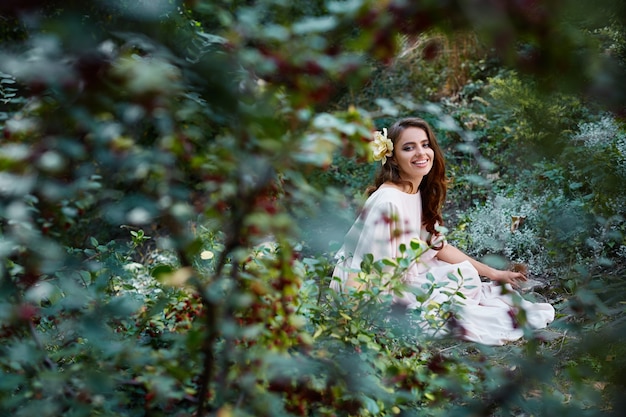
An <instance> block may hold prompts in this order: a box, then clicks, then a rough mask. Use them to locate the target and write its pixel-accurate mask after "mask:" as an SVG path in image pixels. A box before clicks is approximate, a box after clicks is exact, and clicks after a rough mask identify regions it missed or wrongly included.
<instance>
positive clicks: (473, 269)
mask: <svg viewBox="0 0 626 417" xmlns="http://www.w3.org/2000/svg"><path fill="white" fill-rule="evenodd" d="M388 141H390V143H389V142H388ZM382 145H385V147H386V149H381V146H382ZM374 156H375V159H381V160H382V157H381V156H384V157H385V159H384V160H383V164H382V167H381V168H380V170H379V171H378V173H377V176H376V179H375V182H374V185H373V186H372V187H370V189H369V190H368V191H369V198H368V199H367V201H366V202H365V205H364V207H363V210H362V212H361V214H360V216H359V217H358V219H357V220H356V222H355V224H354V225H353V226H352V228H351V229H350V231H349V232H348V234H347V235H346V238H345V242H344V245H343V246H342V248H341V249H340V250H339V251H338V253H337V258H338V264H337V266H336V267H335V270H334V273H333V278H334V279H333V281H332V283H331V287H333V288H334V289H335V290H336V291H342V290H346V289H348V288H350V287H354V288H356V289H362V288H363V287H365V286H367V285H368V283H367V281H366V280H365V279H363V275H362V274H361V275H359V272H360V271H361V262H362V261H363V260H364V259H366V258H367V256H368V255H369V254H371V255H372V256H373V259H374V261H379V260H383V259H391V260H392V262H389V263H393V260H395V259H398V258H402V257H403V256H404V251H403V250H402V249H401V248H402V247H405V248H408V247H411V246H412V245H411V244H412V242H413V243H415V241H417V242H419V244H420V245H422V246H423V249H424V250H423V252H422V253H421V254H420V256H419V258H418V259H412V260H411V261H412V263H411V264H410V265H411V266H410V267H409V268H408V269H407V270H406V272H404V273H403V274H402V276H401V277H400V278H399V279H400V280H401V281H402V283H403V284H405V285H407V286H408V287H413V289H414V290H411V289H408V290H405V291H402V292H400V293H397V292H394V295H393V297H394V302H396V303H400V304H403V305H405V306H407V307H408V308H411V309H416V310H421V309H422V307H423V306H427V305H429V304H430V305H432V304H435V305H441V304H443V303H446V302H449V303H452V304H454V305H457V306H458V310H457V312H456V313H458V314H456V315H455V316H454V320H448V323H453V324H454V328H453V329H452V328H449V329H447V330H450V331H452V330H454V334H458V335H460V336H461V338H463V339H465V340H469V341H474V342H478V343H483V344H489V345H501V344H504V343H506V342H507V341H512V340H517V339H519V338H521V337H522V336H523V334H524V331H523V329H522V328H521V327H520V323H519V318H520V317H525V320H526V322H527V323H528V325H529V326H530V327H531V328H543V327H546V326H547V325H548V324H549V323H550V322H552V320H554V308H553V307H552V306H551V305H550V304H546V303H531V302H529V301H526V300H524V299H523V298H522V297H521V296H520V295H519V294H518V293H517V292H516V291H515V290H514V289H513V287H519V285H520V283H522V282H523V281H526V276H525V275H524V274H523V273H521V272H514V271H505V270H498V269H494V268H492V267H490V266H488V265H486V264H483V263H481V262H478V261H477V260H475V259H473V258H471V257H469V256H468V255H466V254H465V253H463V252H462V251H460V250H459V249H457V248H455V247H453V246H452V245H450V244H448V243H447V242H446V240H445V237H444V236H443V235H442V234H441V233H440V231H439V230H440V229H439V226H440V225H442V224H443V219H442V216H441V207H442V204H443V202H444V200H445V196H446V177H445V162H444V159H443V154H442V152H441V148H440V147H439V144H438V143H437V139H436V137H435V134H434V132H433V130H432V129H431V127H430V126H429V125H428V123H427V122H426V121H424V120H422V119H419V118H407V119H402V120H399V121H398V122H396V123H395V124H394V125H393V126H391V127H390V128H389V136H388V137H387V132H386V131H384V133H383V134H380V132H377V135H376V139H375V141H374ZM387 272H390V271H387ZM390 277H391V278H390V279H391V280H393V279H395V278H394V275H393V274H390ZM481 277H487V278H489V279H490V281H491V282H483V281H482V280H481ZM391 284H392V285H391V286H393V284H394V283H393V282H392V283H391ZM428 287H432V288H431V289H432V292H430V293H429V295H428V297H427V299H426V300H424V299H419V300H418V298H417V297H416V296H415V295H414V293H415V292H416V291H415V289H424V288H428ZM520 309H522V310H523V313H524V314H522V315H521V316H519V315H518V313H519V311H520Z"/></svg>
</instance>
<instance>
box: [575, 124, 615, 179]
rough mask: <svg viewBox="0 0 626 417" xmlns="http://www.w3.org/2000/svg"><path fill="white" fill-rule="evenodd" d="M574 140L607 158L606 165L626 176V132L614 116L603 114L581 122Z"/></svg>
mask: <svg viewBox="0 0 626 417" xmlns="http://www.w3.org/2000/svg"><path fill="white" fill-rule="evenodd" d="M578 129H579V130H578V132H577V133H576V134H575V135H573V137H572V139H573V140H574V141H579V142H582V143H583V144H584V146H585V148H587V150H588V151H589V150H590V151H592V152H594V153H596V152H597V153H600V154H601V156H602V157H603V158H605V159H607V164H606V167H607V168H609V169H611V167H613V168H614V169H615V170H616V171H617V174H619V175H621V176H624V177H626V133H625V132H624V129H623V128H622V127H621V126H620V125H619V124H618V122H617V121H616V120H615V118H614V117H613V116H608V115H607V116H603V117H602V118H601V119H600V120H598V121H595V122H587V123H581V124H580V125H579V127H578Z"/></svg>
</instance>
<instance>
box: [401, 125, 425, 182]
mask: <svg viewBox="0 0 626 417" xmlns="http://www.w3.org/2000/svg"><path fill="white" fill-rule="evenodd" d="M434 159H435V151H434V150H433V149H432V148H431V147H430V140H429V139H428V135H427V134H426V131H425V130H423V129H421V128H419V127H412V126H411V127H408V128H406V129H405V130H404V131H403V132H402V133H401V134H400V137H399V138H398V140H397V141H396V143H395V145H394V151H393V160H394V161H395V162H396V164H397V165H398V169H399V171H400V177H401V178H402V179H403V180H408V181H411V182H412V183H413V184H415V185H417V186H419V184H420V183H421V182H422V178H424V176H425V175H426V174H428V173H429V172H430V170H431V168H432V167H433V160H434Z"/></svg>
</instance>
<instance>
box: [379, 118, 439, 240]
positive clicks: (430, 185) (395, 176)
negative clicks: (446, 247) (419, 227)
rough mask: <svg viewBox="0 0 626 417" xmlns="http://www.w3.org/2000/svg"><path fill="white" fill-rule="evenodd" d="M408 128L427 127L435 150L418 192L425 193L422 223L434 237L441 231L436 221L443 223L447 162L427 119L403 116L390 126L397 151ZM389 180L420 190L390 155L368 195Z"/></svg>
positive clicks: (389, 133) (389, 136) (389, 134)
mask: <svg viewBox="0 0 626 417" xmlns="http://www.w3.org/2000/svg"><path fill="white" fill-rule="evenodd" d="M409 127H417V128H419V129H422V130H424V131H425V132H426V135H427V136H428V140H429V141H430V147H431V149H432V150H433V151H434V153H435V157H434V158H433V166H432V168H431V170H430V172H429V173H428V174H427V175H425V176H424V178H422V182H421V183H420V185H419V191H420V193H421V196H422V223H423V224H424V227H425V228H426V231H428V233H429V234H430V235H431V237H432V236H437V235H438V233H437V231H436V230H435V226H436V225H437V224H439V225H443V218H442V217H441V209H442V207H443V203H444V201H445V199H446V193H447V190H448V180H447V179H446V164H445V161H444V157H443V152H442V151H441V148H440V147H439V143H437V138H436V137H435V133H434V132H433V129H432V128H431V127H430V125H429V124H428V122H426V121H425V120H423V119H420V118H418V117H408V118H405V119H400V120H398V121H397V122H395V123H394V124H393V125H392V126H391V127H390V128H389V129H388V132H387V137H388V138H389V139H391V141H392V142H393V145H394V152H395V149H396V143H397V142H398V139H399V138H400V135H402V132H404V130H405V129H407V128H409ZM387 181H390V182H392V183H394V184H397V185H405V186H409V187H410V189H411V192H417V190H413V185H412V184H411V182H410V181H406V180H403V179H402V178H401V177H400V170H399V169H398V166H397V165H396V164H395V163H394V162H393V158H389V159H387V162H385V164H384V165H383V166H382V168H380V169H379V170H378V171H377V173H376V176H375V178H374V184H373V185H371V186H370V187H368V189H367V195H371V194H372V193H373V192H374V191H376V190H377V189H378V188H379V187H380V186H381V185H383V184H384V183H385V182H387Z"/></svg>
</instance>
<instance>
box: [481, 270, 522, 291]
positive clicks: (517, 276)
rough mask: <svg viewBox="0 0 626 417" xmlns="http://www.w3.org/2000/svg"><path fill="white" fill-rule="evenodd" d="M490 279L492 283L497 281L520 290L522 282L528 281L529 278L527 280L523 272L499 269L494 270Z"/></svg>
mask: <svg viewBox="0 0 626 417" xmlns="http://www.w3.org/2000/svg"><path fill="white" fill-rule="evenodd" d="M489 278H490V279H491V280H492V281H496V282H499V283H502V284H511V285H512V286H513V287H515V288H519V283H520V282H523V281H527V280H528V278H526V275H524V274H523V273H521V272H515V271H502V270H499V269H494V270H493V273H492V274H491V275H490V276H489Z"/></svg>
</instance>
